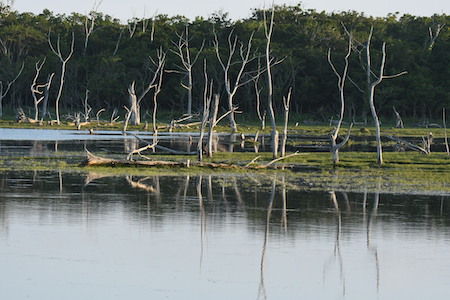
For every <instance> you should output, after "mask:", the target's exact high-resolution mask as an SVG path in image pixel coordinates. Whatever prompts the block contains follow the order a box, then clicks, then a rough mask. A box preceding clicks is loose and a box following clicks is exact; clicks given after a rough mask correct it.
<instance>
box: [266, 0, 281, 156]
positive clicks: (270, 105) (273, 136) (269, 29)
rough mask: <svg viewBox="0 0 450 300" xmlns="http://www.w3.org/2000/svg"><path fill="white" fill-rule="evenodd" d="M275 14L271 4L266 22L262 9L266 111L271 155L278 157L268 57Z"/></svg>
mask: <svg viewBox="0 0 450 300" xmlns="http://www.w3.org/2000/svg"><path fill="white" fill-rule="evenodd" d="M274 15H275V6H272V13H271V17H270V21H269V24H267V18H266V12H265V11H264V32H265V35H266V53H265V56H266V75H267V111H268V112H269V118H270V123H271V126H272V134H271V139H272V155H273V158H276V157H278V130H277V124H276V121H275V112H274V110H273V82H272V58H271V57H270V43H271V39H272V33H273V23H274V22H273V19H274Z"/></svg>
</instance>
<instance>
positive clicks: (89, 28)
mask: <svg viewBox="0 0 450 300" xmlns="http://www.w3.org/2000/svg"><path fill="white" fill-rule="evenodd" d="M102 2H103V0H100V1H99V2H98V3H97V1H95V2H94V6H93V7H92V10H91V12H90V13H89V16H90V17H91V18H90V19H89V18H88V15H86V16H85V22H84V49H83V56H85V55H86V51H87V47H88V43H89V37H90V36H91V34H92V33H93V32H94V26H95V19H96V18H97V10H98V7H99V6H100V4H102Z"/></svg>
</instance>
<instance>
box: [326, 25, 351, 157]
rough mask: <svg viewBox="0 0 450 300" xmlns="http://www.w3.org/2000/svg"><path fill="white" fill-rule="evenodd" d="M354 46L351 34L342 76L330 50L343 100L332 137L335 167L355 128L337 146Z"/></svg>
mask: <svg viewBox="0 0 450 300" xmlns="http://www.w3.org/2000/svg"><path fill="white" fill-rule="evenodd" d="M352 44H353V38H352V35H351V34H348V47H347V54H346V55H345V57H344V68H343V70H342V74H341V73H340V72H339V71H338V70H337V69H336V67H335V66H334V64H333V62H332V60H331V49H328V63H329V64H330V66H331V68H332V69H333V72H334V74H335V75H336V77H337V78H338V89H339V98H340V100H341V109H340V112H339V120H338V122H337V124H336V127H335V128H334V130H333V132H332V133H331V135H330V139H331V153H332V155H333V165H337V164H339V150H340V149H341V148H342V147H343V146H344V145H345V144H346V143H347V141H348V139H349V137H350V131H351V127H352V126H353V123H352V124H350V127H349V129H348V132H347V136H346V137H345V138H344V140H343V141H342V142H340V143H339V144H337V138H338V136H339V130H340V129H341V126H342V122H343V120H344V112H345V92H344V88H345V82H346V80H347V76H348V68H349V61H348V59H349V57H350V55H351V53H352Z"/></svg>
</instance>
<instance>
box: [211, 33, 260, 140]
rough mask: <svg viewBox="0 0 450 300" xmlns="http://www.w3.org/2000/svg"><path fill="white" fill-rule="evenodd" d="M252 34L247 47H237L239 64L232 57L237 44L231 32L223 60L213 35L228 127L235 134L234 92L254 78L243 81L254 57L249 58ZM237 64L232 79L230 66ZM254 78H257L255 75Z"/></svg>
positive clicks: (217, 40)
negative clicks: (225, 97)
mask: <svg viewBox="0 0 450 300" xmlns="http://www.w3.org/2000/svg"><path fill="white" fill-rule="evenodd" d="M253 34H254V33H252V34H251V35H250V38H249V39H248V42H247V45H245V46H244V44H242V43H241V45H240V47H239V62H236V61H235V60H234V55H235V53H236V50H237V44H238V39H237V36H235V37H234V39H233V31H232V32H230V34H229V35H228V57H227V59H226V61H225V60H223V59H222V57H221V56H220V52H219V39H218V38H217V34H216V33H214V37H215V41H214V49H215V51H216V56H217V59H218V61H219V63H220V65H221V67H222V70H223V79H224V84H225V91H226V93H227V99H228V101H227V102H228V110H229V111H230V114H229V115H228V117H229V119H230V125H231V131H232V133H235V132H237V123H236V119H235V107H234V100H233V98H234V96H235V95H236V92H237V91H238V89H239V88H240V87H242V86H244V85H245V84H247V83H249V82H250V81H252V80H253V78H254V76H250V79H249V80H243V76H244V70H245V67H246V66H247V65H248V63H249V62H251V61H252V60H253V59H255V58H256V57H255V56H252V57H251V56H250V53H251V48H252V40H253ZM235 64H239V69H238V72H237V75H236V77H235V78H234V79H232V78H231V74H230V69H231V67H232V65H235ZM256 76H259V74H257V75H256Z"/></svg>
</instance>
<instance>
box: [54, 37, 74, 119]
mask: <svg viewBox="0 0 450 300" xmlns="http://www.w3.org/2000/svg"><path fill="white" fill-rule="evenodd" d="M48 44H49V45H50V49H51V50H52V52H53V53H54V54H55V55H56V56H57V57H58V58H59V60H60V61H61V78H60V83H59V89H58V95H57V96H56V103H55V109H56V122H57V124H58V125H60V124H61V122H60V119H59V101H60V100H61V95H62V91H63V87H64V78H65V76H66V65H67V62H68V61H69V60H70V58H71V57H72V55H73V51H74V46H75V34H74V33H73V32H72V42H71V44H70V51H69V54H68V55H67V56H66V58H64V57H63V54H62V52H61V42H60V37H59V35H58V39H57V40H56V49H55V47H53V44H52V41H51V39H50V32H49V34H48Z"/></svg>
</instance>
